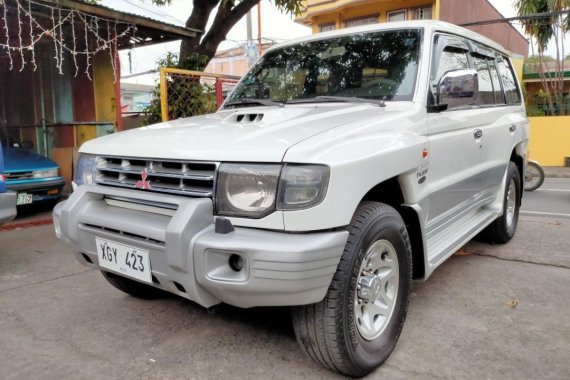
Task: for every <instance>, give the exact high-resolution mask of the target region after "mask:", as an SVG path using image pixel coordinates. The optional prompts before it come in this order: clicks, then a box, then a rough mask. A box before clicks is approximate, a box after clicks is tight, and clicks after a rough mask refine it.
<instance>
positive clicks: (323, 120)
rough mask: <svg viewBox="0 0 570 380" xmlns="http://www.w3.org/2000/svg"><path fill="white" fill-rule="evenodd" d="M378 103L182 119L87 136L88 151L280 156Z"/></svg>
mask: <svg viewBox="0 0 570 380" xmlns="http://www.w3.org/2000/svg"><path fill="white" fill-rule="evenodd" d="M386 108H387V107H384V108H382V107H378V106H377V105H374V104H356V105H355V104H348V103H345V104H338V103H334V104H318V105H315V104H311V105H287V106H284V107H251V108H241V109H237V110H233V109H232V110H225V111H220V112H217V113H214V114H210V115H204V116H197V117H190V118H185V119H178V120H175V121H171V122H166V123H160V124H155V125H151V126H148V127H142V128H137V129H133V130H130V131H125V132H120V133H115V134H112V135H108V136H104V137H101V138H98V139H95V140H91V141H88V142H86V143H85V144H84V145H83V146H82V147H81V149H80V151H81V152H82V153H91V154H102V155H113V156H128V157H149V158H163V159H175V160H189V159H191V160H204V161H246V162H247V161H250V162H251V161H257V162H280V161H281V160H282V159H283V156H284V155H285V152H286V151H287V149H288V148H289V147H291V146H292V145H295V144H297V143H299V142H300V141H303V140H305V139H307V138H310V137H312V136H315V135H317V134H319V133H322V132H326V131H328V130H330V129H333V128H336V127H338V126H341V125H345V124H347V123H351V122H355V121H357V120H363V118H366V117H376V118H377V117H378V116H380V115H382V114H384V113H387V112H389V111H386Z"/></svg>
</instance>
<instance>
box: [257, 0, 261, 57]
mask: <svg viewBox="0 0 570 380" xmlns="http://www.w3.org/2000/svg"><path fill="white" fill-rule="evenodd" d="M257 45H258V46H257V47H258V48H259V55H261V1H259V2H258V3H257Z"/></svg>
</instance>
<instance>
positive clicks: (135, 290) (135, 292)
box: [101, 271, 166, 300]
mask: <svg viewBox="0 0 570 380" xmlns="http://www.w3.org/2000/svg"><path fill="white" fill-rule="evenodd" d="M101 273H102V274H103V277H105V280H107V281H108V282H109V283H110V284H111V285H113V286H114V287H115V288H117V289H119V290H120V291H122V292H125V293H127V294H129V295H131V296H133V297H136V298H141V299H144V300H153V299H157V298H162V297H164V296H165V294H166V293H165V292H164V291H162V290H160V289H158V288H155V287H153V286H150V285H146V284H143V283H141V282H138V281H134V280H131V279H128V278H125V277H122V276H119V275H117V274H114V273H111V272H106V271H101Z"/></svg>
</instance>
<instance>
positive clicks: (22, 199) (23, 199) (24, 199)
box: [16, 193, 34, 206]
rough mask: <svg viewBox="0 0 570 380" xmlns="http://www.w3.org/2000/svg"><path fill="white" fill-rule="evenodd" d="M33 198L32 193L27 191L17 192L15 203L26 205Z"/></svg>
mask: <svg viewBox="0 0 570 380" xmlns="http://www.w3.org/2000/svg"><path fill="white" fill-rule="evenodd" d="M33 199H34V195H33V194H28V193H18V198H17V199H16V205H17V206H19V205H27V204H30V203H32V200H33Z"/></svg>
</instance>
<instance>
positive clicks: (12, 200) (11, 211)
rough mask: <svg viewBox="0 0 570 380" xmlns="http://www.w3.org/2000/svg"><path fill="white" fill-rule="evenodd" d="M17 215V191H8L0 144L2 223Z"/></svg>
mask: <svg viewBox="0 0 570 380" xmlns="http://www.w3.org/2000/svg"><path fill="white" fill-rule="evenodd" d="M15 216H16V193H15V192H13V191H6V176H5V175H4V157H3V154H2V144H0V224H2V223H6V222H9V221H10V220H12V219H14V217H15Z"/></svg>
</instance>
